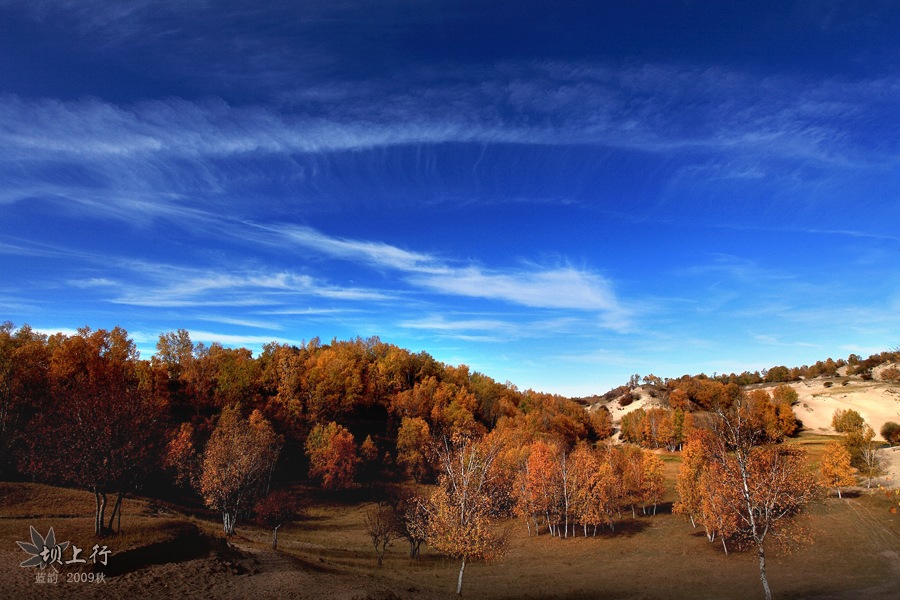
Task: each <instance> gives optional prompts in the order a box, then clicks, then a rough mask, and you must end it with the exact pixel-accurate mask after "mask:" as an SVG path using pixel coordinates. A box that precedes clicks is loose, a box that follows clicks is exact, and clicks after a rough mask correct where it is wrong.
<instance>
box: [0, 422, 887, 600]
mask: <svg viewBox="0 0 900 600" xmlns="http://www.w3.org/2000/svg"><path fill="white" fill-rule="evenodd" d="M827 439H828V438H827V437H825V436H813V435H804V436H802V437H801V438H800V440H799V441H800V443H802V444H804V445H805V446H806V447H807V448H808V449H810V450H811V452H812V453H813V454H814V455H815V454H817V453H818V451H819V449H820V448H821V446H822V444H823V443H824V441H826V440H827ZM663 458H664V460H665V464H666V471H667V475H668V477H669V488H670V489H669V497H668V498H667V499H666V500H667V501H669V502H670V501H672V500H674V493H673V491H672V489H673V482H674V474H675V472H676V471H677V468H678V464H679V458H678V456H677V455H670V454H664V455H663ZM852 496H855V497H850V498H848V499H845V500H838V499H835V498H829V499H827V500H825V501H823V502H821V503H818V504H816V505H814V506H812V507H811V508H810V510H809V511H808V515H807V516H806V517H804V519H803V521H802V523H803V525H804V527H805V528H806V529H807V530H808V531H809V533H810V536H811V542H809V543H807V544H805V545H802V546H800V547H798V548H796V549H795V550H794V551H793V552H791V553H789V554H786V553H784V552H781V551H774V550H773V551H772V552H771V556H770V564H769V575H770V582H771V585H772V588H773V590H774V593H775V596H776V598H862V597H865V598H872V599H879V598H896V597H897V585H898V582H900V518H898V515H897V514H892V513H891V512H889V510H888V509H889V506H890V505H891V502H893V503H894V504H895V505H896V500H894V501H889V500H888V499H887V498H886V497H885V496H884V494H883V493H882V492H878V493H874V494H865V493H861V494H860V493H857V494H852ZM667 507H668V505H665V507H664V508H667ZM365 509H366V505H365V504H359V503H353V504H342V503H336V502H334V503H319V504H317V505H316V506H314V507H312V508H311V509H310V510H309V514H308V516H307V517H306V518H304V519H302V520H300V521H298V522H296V523H294V524H291V525H289V526H286V527H285V528H284V530H283V531H282V532H281V533H280V535H279V548H280V549H281V550H282V551H280V552H277V553H276V552H273V551H272V550H271V549H270V548H269V546H268V545H269V543H270V537H269V536H270V532H268V531H265V530H262V529H258V528H255V527H251V526H249V525H247V524H246V523H240V522H239V523H238V527H237V530H238V533H239V535H238V536H236V537H235V538H233V539H232V540H229V541H227V542H226V541H224V540H223V538H221V536H220V534H219V531H220V529H221V527H220V524H219V523H218V522H217V521H215V520H214V519H213V518H211V517H210V518H209V519H208V520H207V519H195V518H192V517H187V516H185V515H182V514H179V513H176V512H167V511H165V510H160V509H158V508H156V507H154V506H153V505H152V504H151V503H150V502H148V501H144V500H133V501H130V502H129V503H128V504H126V507H125V516H124V518H123V521H122V524H123V533H122V534H121V535H116V536H110V537H108V538H105V539H104V540H102V541H101V543H103V544H107V545H108V546H109V548H110V549H111V550H112V551H113V554H112V555H111V556H110V567H115V569H118V571H119V572H120V574H117V575H115V576H110V577H109V578H107V582H106V583H105V584H99V585H98V584H87V583H71V582H66V581H65V580H64V576H65V574H66V573H67V572H68V570H69V568H65V569H63V571H62V576H61V577H60V583H59V584H56V585H55V586H51V584H37V583H35V579H34V576H35V569H22V568H20V567H19V566H18V565H19V563H20V562H21V561H22V560H24V559H25V558H27V555H26V554H25V553H24V552H23V551H22V550H20V549H19V548H18V546H16V544H15V542H16V540H26V539H27V537H28V527H29V525H34V526H35V527H36V528H37V529H38V530H39V531H40V532H41V533H42V534H44V533H46V529H47V528H48V527H50V526H53V527H54V528H55V530H56V532H57V535H58V537H59V539H60V540H72V541H74V542H75V543H76V544H78V545H79V547H82V548H86V547H89V546H90V545H92V544H93V543H95V540H94V538H93V533H92V511H93V497H92V496H91V495H90V494H87V493H84V492H81V491H77V490H67V489H62V488H53V487H48V486H40V485H28V484H0V598H73V597H74V598H81V597H87V598H142V599H143V600H155V599H162V598H182V599H189V598H249V597H260V598H270V597H278V598H310V599H318V598H329V599H348V600H350V599H353V598H360V599H362V598H392V597H400V598H448V597H451V596H452V591H453V590H454V589H455V581H456V574H457V570H458V564H457V563H456V562H455V561H451V560H447V559H444V558H443V557H440V556H438V555H437V554H435V553H434V552H433V551H431V550H430V549H427V548H426V549H425V551H424V553H423V557H422V559H421V560H420V561H411V560H409V559H408V558H407V548H406V545H405V544H404V543H403V542H402V541H398V542H395V544H394V546H392V547H391V548H390V549H389V550H388V554H387V556H386V559H385V565H384V567H382V568H381V569H378V568H376V567H375V559H374V553H373V551H372V549H371V546H370V544H369V540H368V538H367V537H366V536H365V534H364V530H363V519H364V517H365ZM506 525H507V526H508V527H509V528H510V547H509V551H508V553H507V555H506V556H505V557H504V558H503V559H502V560H500V561H498V562H496V563H494V564H489V565H482V564H474V565H471V566H470V567H468V568H467V569H466V579H465V586H464V594H465V596H467V597H470V598H484V599H501V598H566V599H568V598H635V599H637V598H648V599H649V598H659V599H680V598H735V599H743V598H760V597H762V593H761V588H760V584H759V581H758V578H757V577H758V576H757V565H756V560H755V557H754V556H753V555H752V554H750V553H740V554H738V553H735V554H732V555H730V556H727V557H726V556H725V555H724V554H723V553H722V550H721V546H719V545H718V544H709V543H708V542H707V541H706V539H705V537H704V535H703V533H702V531H701V530H700V529H697V530H692V529H691V527H690V524H689V522H688V521H687V519H685V518H683V517H680V516H674V515H671V514H668V512H666V511H663V512H662V513H660V514H658V515H656V516H655V517H639V518H638V519H635V520H629V521H628V522H626V523H624V524H623V525H622V526H621V527H620V528H619V530H618V532H617V533H616V534H610V533H608V532H604V533H602V534H600V535H598V536H597V537H596V538H583V537H581V536H580V535H579V536H578V537H576V538H575V539H568V540H560V539H555V538H551V537H549V536H548V535H546V534H544V535H541V536H539V537H531V538H529V537H528V535H527V533H526V531H525V527H524V526H523V525H522V524H521V523H520V522H517V521H513V522H510V523H507V524H506ZM579 533H580V532H579ZM89 551H90V550H89V549H87V550H86V552H89ZM67 557H68V555H67ZM141 561H143V562H141Z"/></svg>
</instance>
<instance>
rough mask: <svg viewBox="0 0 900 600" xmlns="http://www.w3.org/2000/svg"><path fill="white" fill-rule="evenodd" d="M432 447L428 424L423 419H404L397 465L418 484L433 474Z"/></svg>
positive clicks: (400, 431) (399, 440)
mask: <svg viewBox="0 0 900 600" xmlns="http://www.w3.org/2000/svg"><path fill="white" fill-rule="evenodd" d="M431 446H432V444H431V428H430V427H429V426H428V422H427V421H425V419H423V418H422V417H403V420H402V421H400V429H399V430H398V431H397V464H399V465H400V466H401V467H403V470H404V471H406V474H407V475H409V476H410V477H412V478H413V479H414V480H415V481H416V482H417V483H418V482H421V481H423V480H425V479H427V478H428V477H429V475H431V473H432V468H431V454H432V448H431Z"/></svg>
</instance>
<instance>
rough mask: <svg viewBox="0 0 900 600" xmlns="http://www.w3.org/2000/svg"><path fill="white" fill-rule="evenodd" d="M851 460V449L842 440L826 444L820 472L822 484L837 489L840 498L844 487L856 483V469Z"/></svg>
mask: <svg viewBox="0 0 900 600" xmlns="http://www.w3.org/2000/svg"><path fill="white" fill-rule="evenodd" d="M850 460H851V456H850V451H849V450H847V448H846V446H844V444H842V443H840V442H828V443H827V444H825V452H824V453H823V454H822V464H821V465H820V467H819V474H820V476H821V481H822V485H824V486H826V487H833V488H834V489H835V490H837V494H838V498H840V497H841V488H842V487H844V486H848V485H853V484H854V483H856V477H854V473H856V469H854V468H853V467H852V466H851V464H850Z"/></svg>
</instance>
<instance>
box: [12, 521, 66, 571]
mask: <svg viewBox="0 0 900 600" xmlns="http://www.w3.org/2000/svg"><path fill="white" fill-rule="evenodd" d="M16 543H17V544H18V545H19V548H21V549H22V550H24V551H25V552H27V553H28V554H30V555H31V558H29V559H27V560H25V561H23V562H22V563H21V564H19V566H20V567H40V568H41V570H43V569H46V568H47V565H49V564H51V563H52V562H60V559H61V557H62V553H63V550H65V549H66V548H68V547H69V542H62V543H61V544H57V543H56V534H55V533H54V532H53V528H52V527H51V528H50V531H48V532H47V537H43V536H42V535H41V534H40V533H38V530H37V529H35V528H34V527H33V526H32V527H31V543H30V544H29V543H28V542H16ZM55 568H56V567H54V569H55Z"/></svg>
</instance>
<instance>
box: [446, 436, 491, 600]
mask: <svg viewBox="0 0 900 600" xmlns="http://www.w3.org/2000/svg"><path fill="white" fill-rule="evenodd" d="M499 450H500V446H499V444H497V443H495V442H494V441H493V440H492V439H491V438H490V437H486V438H482V439H481V440H476V439H473V438H471V437H465V436H462V435H455V436H454V437H453V439H452V440H449V439H446V438H445V439H444V440H443V443H442V444H441V445H440V446H439V449H438V454H439V457H440V463H441V475H440V478H439V480H438V489H437V491H436V492H435V493H434V494H433V495H432V497H431V500H430V502H429V506H428V512H429V519H428V534H429V535H428V545H429V546H431V547H432V548H434V549H436V550H437V551H439V552H442V553H444V554H447V555H449V556H452V557H454V558H457V559H460V567H459V577H458V579H457V584H456V593H457V595H462V585H463V574H464V573H465V570H466V564H467V563H468V562H470V561H473V560H491V559H494V558H497V557H499V556H500V555H501V554H502V553H503V551H504V549H505V539H504V538H503V536H500V535H497V533H496V531H495V527H494V524H493V523H492V520H491V514H492V512H493V507H494V503H495V499H496V490H495V489H494V478H495V474H494V473H493V465H494V460H495V459H496V458H497V454H498V453H499Z"/></svg>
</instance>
